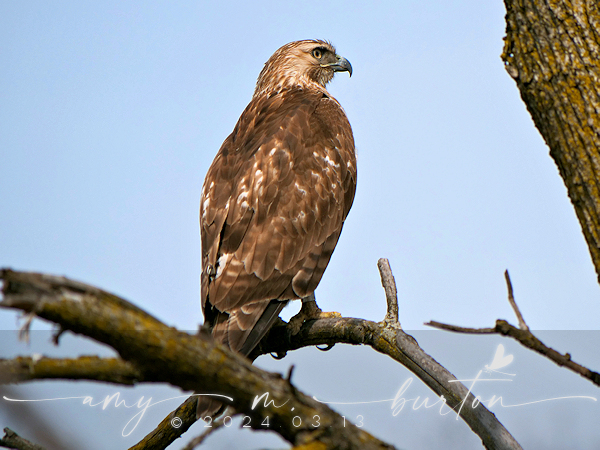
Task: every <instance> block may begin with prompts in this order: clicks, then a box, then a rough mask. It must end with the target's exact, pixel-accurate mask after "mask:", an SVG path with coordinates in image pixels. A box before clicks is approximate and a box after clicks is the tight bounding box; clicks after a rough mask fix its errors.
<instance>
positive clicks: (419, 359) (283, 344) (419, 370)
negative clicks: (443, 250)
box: [251, 260, 521, 449]
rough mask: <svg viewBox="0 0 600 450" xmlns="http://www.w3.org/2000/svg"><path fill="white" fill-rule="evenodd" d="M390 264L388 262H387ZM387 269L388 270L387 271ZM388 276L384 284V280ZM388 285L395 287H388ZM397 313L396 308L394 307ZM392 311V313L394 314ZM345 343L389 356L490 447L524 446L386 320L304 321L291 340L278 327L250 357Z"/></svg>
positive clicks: (393, 298) (389, 296) (390, 278)
mask: <svg viewBox="0 0 600 450" xmlns="http://www.w3.org/2000/svg"><path fill="white" fill-rule="evenodd" d="M384 261H385V262H382V260H379V264H380V269H381V267H382V266H383V268H384V269H383V270H382V283H383V284H384V287H386V284H387V285H388V287H389V289H388V288H386V298H387V300H388V312H387V314H386V319H387V318H388V317H390V315H391V316H392V317H393V315H394V312H393V310H394V308H393V306H390V303H391V304H392V305H393V303H394V301H396V302H397V299H396V295H395V293H396V286H395V282H394V278H393V276H391V269H390V268H389V262H387V260H384ZM386 262H387V264H386ZM386 266H387V269H386ZM388 270H389V272H388ZM384 278H385V280H386V281H383V280H384ZM390 284H392V285H393V287H392V286H390ZM388 293H391V294H388ZM395 309H396V311H397V306H396V308H395ZM390 310H391V311H392V313H391V314H390ZM336 343H345V344H353V345H369V346H371V347H372V348H373V349H375V350H377V351H378V352H380V353H383V354H385V355H388V356H390V357H391V358H393V359H394V360H396V361H398V362H399V363H401V364H402V365H404V366H405V367H406V368H407V369H409V370H410V371H411V372H413V373H414V374H415V375H416V376H417V377H419V378H420V379H421V381H423V382H424V383H425V384H426V385H427V386H428V387H429V388H430V389H431V390H433V391H434V392H435V393H436V394H437V395H439V396H441V397H443V398H444V399H445V401H446V403H447V405H448V406H449V407H450V408H453V409H455V410H460V417H461V418H462V419H463V420H464V421H465V422H466V423H467V425H468V426H469V427H470V428H471V429H472V430H473V432H474V433H475V434H477V435H478V436H479V437H480V438H481V440H482V442H483V444H484V445H485V447H486V448H488V449H520V448H521V446H520V445H519V444H518V442H517V441H516V440H515V439H514V438H513V437H512V436H511V434H510V433H509V432H508V431H507V430H506V428H504V426H503V425H502V424H501V423H500V422H499V421H498V420H497V419H496V416H494V414H492V413H491V412H490V411H489V410H488V409H486V408H485V407H484V406H483V405H481V404H479V406H477V408H472V407H470V405H472V404H473V403H472V402H473V400H474V399H475V397H474V396H473V395H472V394H471V393H470V392H469V390H468V389H467V388H466V387H465V386H464V385H463V384H462V383H459V382H456V377H455V376H454V375H452V374H451V373H450V372H449V371H448V370H446V369H445V368H444V367H443V366H442V365H440V364H439V363H438V362H437V361H435V360H434V359H433V358H432V357H431V356H429V355H428V354H427V353H425V352H424V351H423V349H421V347H419V345H418V343H417V341H416V340H415V339H414V338H413V337H412V336H410V335H408V334H406V333H404V331H402V329H401V328H400V327H398V326H394V323H393V320H392V322H391V323H389V322H386V320H384V321H383V322H379V323H377V322H371V321H369V320H364V319H354V318H343V317H342V318H330V319H319V320H311V321H308V322H305V323H304V324H303V326H302V328H301V329H300V331H299V332H298V333H297V334H296V335H293V336H290V335H289V333H288V330H287V328H286V327H285V326H281V325H279V326H276V327H273V328H272V329H271V331H270V332H269V333H268V334H267V335H266V336H265V338H263V340H262V341H261V342H260V343H259V345H258V348H257V349H255V351H254V352H253V354H252V355H251V357H256V356H258V355H260V354H268V353H277V354H282V353H285V352H287V351H289V350H296V349H298V348H301V347H306V346H311V345H323V344H326V345H332V344H336Z"/></svg>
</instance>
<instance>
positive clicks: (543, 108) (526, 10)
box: [502, 0, 600, 281]
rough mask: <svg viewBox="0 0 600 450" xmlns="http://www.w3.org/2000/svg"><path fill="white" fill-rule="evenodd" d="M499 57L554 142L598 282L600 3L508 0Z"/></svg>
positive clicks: (538, 124) (554, 152) (544, 132)
mask: <svg viewBox="0 0 600 450" xmlns="http://www.w3.org/2000/svg"><path fill="white" fill-rule="evenodd" d="M504 3H505V5H506V11H507V13H506V38H505V45H504V51H503V53H502V59H503V60H504V63H505V65H506V70H507V72H508V73H509V75H510V76H511V77H512V78H513V79H514V80H515V81H516V83H517V86H518V88H519V90H520V91H521V98H522V99H523V101H524V102H525V104H526V105H527V109H528V110H529V113H530V114H531V117H532V118H533V121H534V122H535V125H536V127H537V128H538V130H539V131H540V133H541V134H542V136H543V137H544V140H545V141H546V143H547V144H548V146H549V147H550V155H551V156H552V158H553V159H554V161H555V162H556V165H557V166H558V170H559V172H560V175H561V176H562V178H563V180H564V182H565V185H566V186H567V190H568V193H569V197H570V198H571V202H572V203H573V206H574V207H575V212H576V214H577V217H578V219H579V222H580V224H581V228H582V229H583V234H584V236H585V239H586V241H587V244H588V247H589V249H590V254H591V256H592V261H593V263H594V266H595V268H596V273H597V274H598V279H599V281H600V155H599V149H600V116H599V114H600V95H599V90H600V9H599V7H598V2H597V0H579V1H578V0H573V1H571V0H505V1H504Z"/></svg>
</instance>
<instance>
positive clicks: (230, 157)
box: [200, 40, 356, 355]
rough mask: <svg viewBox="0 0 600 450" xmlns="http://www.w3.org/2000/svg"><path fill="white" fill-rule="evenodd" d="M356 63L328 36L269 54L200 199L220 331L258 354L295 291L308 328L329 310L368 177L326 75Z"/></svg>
mask: <svg viewBox="0 0 600 450" xmlns="http://www.w3.org/2000/svg"><path fill="white" fill-rule="evenodd" d="M341 71H346V72H349V74H350V75H352V66H351V65H350V63H349V62H348V60H347V59H345V58H343V57H341V56H339V55H338V54H337V53H336V51H335V48H334V47H333V46H332V45H331V44H330V43H329V42H326V41H322V40H303V41H296V42H291V43H289V44H286V45H284V46H283V47H281V48H280V49H279V50H277V51H276V52H275V53H274V54H273V55H272V56H271V57H270V58H269V60H268V61H267V62H266V63H265V66H264V68H263V69H262V71H261V72H260V75H259V77H258V80H257V83H256V89H255V90H254V95H253V96H252V100H251V101H250V103H249V104H248V106H247V107H246V109H245V110H244V112H243V113H242V115H241V117H240V118H239V120H238V122H237V124H236V125H235V128H234V129H233V132H232V133H231V134H230V135H229V136H228V137H227V139H225V142H223V144H222V146H221V148H220V149H219V152H218V153H217V156H216V157H215V159H214V161H213V163H212V165H211V166H210V169H209V170H208V173H207V175H206V179H205V181H204V186H203V188H202V198H201V202H200V234H201V245H202V274H201V299H202V309H203V312H204V318H205V324H206V325H207V326H208V328H209V329H210V330H211V333H212V336H213V337H214V339H215V340H217V341H219V342H222V343H223V344H225V345H227V346H229V348H231V349H232V350H234V351H236V352H239V353H241V354H243V355H248V354H249V353H250V352H251V351H252V350H253V349H254V347H255V346H256V345H257V344H258V342H259V341H260V339H261V338H262V337H263V336H264V335H265V333H266V332H267V331H268V330H269V328H270V327H271V326H272V324H273V323H274V321H275V320H276V319H277V317H278V315H279V312H280V311H281V309H282V308H283V307H284V306H285V305H286V303H287V302H288V301H289V300H294V299H303V307H302V310H301V313H299V315H298V317H296V318H295V323H296V328H299V325H301V324H302V320H304V319H305V318H314V317H319V316H320V314H321V311H320V310H319V309H318V308H317V307H316V304H314V296H313V295H312V294H313V291H314V290H315V288H316V287H317V285H318V284H319V281H320V280H321V277H322V276H323V272H324V271H325V268H326V267H327V264H328V263H329V259H330V258H331V255H332V253H333V250H334V248H335V246H336V244H337V241H338V238H339V237H340V233H341V231H342V226H343V225H344V221H345V220H346V216H347V215H348V212H349V211H350V207H351V206H352V202H353V200H354V192H355V188H356V155H355V150H354V138H353V135H352V129H351V127H350V123H349V122H348V119H347V117H346V114H345V112H344V110H343V109H342V107H341V106H340V104H339V102H338V101H337V100H336V99H335V98H333V97H332V96H331V94H329V92H327V90H326V88H325V87H326V85H327V83H328V82H329V81H331V79H332V78H333V76H334V74H335V72H341Z"/></svg>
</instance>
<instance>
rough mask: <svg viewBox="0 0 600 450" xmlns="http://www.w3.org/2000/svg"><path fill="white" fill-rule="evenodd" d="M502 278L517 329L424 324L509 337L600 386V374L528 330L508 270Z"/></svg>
mask: <svg viewBox="0 0 600 450" xmlns="http://www.w3.org/2000/svg"><path fill="white" fill-rule="evenodd" d="M504 277H505V278H506V285H507V286H508V301H509V302H510V304H511V305H512V307H513V310H514V311H515V314H516V315H517V318H518V319H519V328H517V327H515V326H513V325H511V324H510V323H508V322H507V321H506V320H500V319H498V320H496V326H495V327H494V328H466V327H459V326H456V325H449V324H445V323H440V322H435V321H433V320H432V321H431V322H428V323H426V324H425V325H428V326H430V327H435V328H440V329H442V330H448V331H454V332H456V333H466V334H501V335H503V336H510V337H512V338H513V339H516V340H517V341H519V342H520V343H521V344H522V345H523V346H525V347H527V348H529V349H531V350H533V351H536V352H538V353H540V354H542V355H544V356H546V357H547V358H548V359H550V360H551V361H553V362H555V363H556V364H558V365H559V366H561V367H567V368H568V369H570V370H572V371H573V372H575V373H578V374H579V375H581V376H582V377H584V378H587V379H588V380H590V381H591V382H592V383H594V384H596V385H598V386H600V374H599V373H598V372H594V371H593V370H590V369H588V368H587V367H584V366H582V365H580V364H577V363H576V362H574V361H572V360H571V355H570V354H569V353H565V354H564V355H563V354H562V353H559V352H557V351H556V350H554V349H552V348H550V347H548V346H547V345H545V344H544V343H543V342H542V341H540V340H539V339H538V338H537V337H535V335H534V334H533V333H532V332H531V331H530V330H529V327H528V326H527V324H526V323H525V320H524V319H523V316H522V315H521V311H519V308H518V307H517V304H516V302H515V299H514V294H513V288H512V283H511V282H510V277H509V275H508V270H507V271H505V272H504Z"/></svg>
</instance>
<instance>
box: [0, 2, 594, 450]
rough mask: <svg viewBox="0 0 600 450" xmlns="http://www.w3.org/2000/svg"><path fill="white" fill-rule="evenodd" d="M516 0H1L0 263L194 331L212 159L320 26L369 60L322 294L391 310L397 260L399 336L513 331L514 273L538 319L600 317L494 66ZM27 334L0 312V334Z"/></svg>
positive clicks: (505, 81)
mask: <svg viewBox="0 0 600 450" xmlns="http://www.w3.org/2000/svg"><path fill="white" fill-rule="evenodd" d="M503 8H504V6H503V3H502V2H501V1H496V2H479V1H463V2H456V3H448V2H443V1H432V2H429V3H427V4H424V3H422V2H416V1H405V2H391V1H389V2H372V3H369V4H367V3H356V4H353V3H352V2H341V1H334V2H327V3H322V2H312V1H305V2H302V3H299V2H286V3H282V2H260V3H253V4H250V3H248V4H242V3H236V2H221V3H219V5H216V4H211V3H208V2H183V1H182V2H173V3H166V2H165V3H161V2H145V3H143V4H142V3H134V2H55V3H48V2H27V3H19V2H3V3H2V4H0V42H1V44H0V60H1V61H2V62H3V63H2V69H0V155H1V159H0V193H1V194H2V195H0V217H1V218H2V219H1V222H0V266H2V267H6V266H8V267H12V268H15V269H20V270H31V271H41V272H48V273H55V274H62V275H67V276H69V277H72V278H75V279H78V280H81V281H84V282H88V283H90V284H94V285H97V286H99V287H102V288H104V289H107V290H110V291H113V292H115V293H117V294H119V295H121V296H123V297H125V298H127V299H129V300H131V301H132V302H134V303H135V304H137V305H139V306H140V307H142V308H144V309H146V310H148V311H149V312H151V313H153V314H155V315H156V316H157V317H159V318H160V319H161V320H163V321H165V322H166V323H167V324H169V325H173V326H177V327H179V328H181V329H187V330H194V329H196V328H197V326H198V324H199V323H201V321H202V315H201V312H200V306H199V272H200V259H199V251H200V250H199V247H200V244H199V231H198V204H199V197H200V190H201V186H202V182H203V179H204V175H205V173H206V170H207V169H208V167H209V165H210V163H211V161H212V159H213V157H214V155H215V154H216V152H217V150H218V148H219V146H220V145H221V142H222V141H223V140H224V139H225V137H226V136H227V135H228V134H229V133H230V132H231V130H232V128H233V126H234V125H235V122H236V120H237V118H238V117H239V114H240V113H241V112H242V110H243V108H244V107H245V105H246V104H247V103H248V101H249V100H250V97H251V95H252V91H253V87H254V83H255V81H256V77H257V75H258V73H259V72H260V70H261V68H262V65H263V64H264V62H265V61H266V60H267V59H268V57H269V56H270V55H271V54H272V53H273V52H274V51H275V50H276V49H277V48H278V47H279V46H281V45H283V44H285V43H287V42H290V41H292V40H297V39H306V38H324V39H328V40H331V41H332V42H333V43H334V44H335V45H336V46H337V50H338V53H340V54H341V55H343V56H345V57H346V58H348V60H350V61H351V63H352V66H353V68H354V73H353V76H352V78H348V77H347V75H346V74H338V76H337V77H336V79H335V80H334V81H333V82H332V84H331V85H330V88H329V90H330V92H331V93H332V94H333V95H334V96H335V97H336V98H337V99H338V100H339V101H340V103H341V104H342V105H343V107H344V109H345V110H346V113H347V115H348V117H349V119H350V122H351V124H352V127H353V130H354V136H355V140H356V145H357V150H358V189H357V195H356V200H355V203H354V206H353V208H352V211H351V212H350V215H349V217H348V219H347V222H346V225H345V227H344V232H343V234H342V237H341V239H340V242H339V244H338V248H337V249H336V251H335V253H334V256H333V258H332V260H331V263H330V266H329V268H328V269H327V271H326V273H325V276H324V278H323V280H322V282H321V284H320V286H319V288H318V289H317V292H316V295H317V301H318V302H319V304H320V305H321V306H322V307H323V308H324V309H325V310H336V311H339V312H341V313H342V314H343V315H344V316H353V317H362V318H365V319H370V320H380V319H382V318H383V316H384V314H385V301H384V296H383V291H382V289H381V287H380V281H379V275H378V272H377V267H376V263H377V259H378V258H380V257H387V258H389V260H390V262H391V265H392V269H393V270H394V274H395V276H396V280H397V283H398V290H399V296H400V318H401V321H402V324H403V326H404V328H405V329H409V330H415V329H417V330H418V329H423V328H424V327H423V325H422V324H423V323H424V322H427V321H429V320H438V321H442V322H448V323H453V324H459V325H464V326H481V327H486V326H491V325H492V324H493V323H494V321H495V320H496V319H497V318H506V319H508V320H510V321H511V322H513V323H516V320H515V319H514V315H513V313H512V311H511V310H510V308H509V305H508V302H507V301H506V287H505V284H504V277H503V271H504V270H505V269H507V268H508V269H509V271H510V273H511V276H512V280H513V285H514V289H515V296H516V299H517V302H518V304H519V305H520V307H521V309H522V311H523V314H524V316H525V319H526V320H527V322H528V323H529V325H530V326H531V327H532V328H534V329H538V330H598V325H597V318H598V317H599V316H600V301H599V298H598V283H597V279H596V275H595V272H594V269H593V266H592V263H591V260H590V257H589V253H588V250H587V247H586V244H585V241H584V239H583V236H582V234H581V230H580V226H579V224H578V222H577V219H576V217H575V213H574V211H573V208H572V205H571V203H570V201H569V199H568V197H567V193H566V189H565V187H564V184H563V182H562V179H561V178H560V176H559V174H558V171H557V169H556V166H555V165H554V163H553V161H552V160H551V158H550V157H549V155H548V148H547V147H546V145H545V144H544V142H543V140H542V139H541V137H540V135H539V133H538V132H537V130H536V129H535V128H534V125H533V123H532V121H531V118H530V116H529V114H528V113H527V111H526V109H525V107H524V105H523V103H522V101H521V99H520V96H519V92H518V90H517V88H516V85H515V84H514V82H513V80H512V79H511V78H510V77H509V76H508V75H507V74H506V73H505V71H504V68H503V64H502V61H501V60H500V53H501V51H502V44H503V41H502V37H503V36H504V9H503ZM294 311H295V310H294V308H293V307H290V308H288V309H286V311H285V312H284V314H285V316H287V317H289V316H290V315H291V314H293V312H294ZM34 326H35V327H37V328H42V329H46V328H47V326H45V325H43V324H41V322H36V323H35V324H34ZM16 327H17V324H16V314H15V313H12V312H8V311H1V312H0V329H4V330H14V329H16ZM15 345H16V344H15ZM18 348H19V349H20V353H27V352H29V351H31V349H28V348H27V347H18ZM10 350H11V352H12V350H15V349H12V348H11V349H10ZM565 350H572V349H569V348H566V349H563V351H565ZM17 353H18V352H17ZM487 353H489V352H487V350H486V355H487ZM434 356H436V355H435V354H434ZM298 364H300V363H298ZM307 364H308V363H307ZM281 370H282V371H284V369H281ZM306 389H310V386H307V387H306ZM395 443H396V444H398V445H400V444H399V443H400V441H395ZM475 448H476V447H475Z"/></svg>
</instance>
